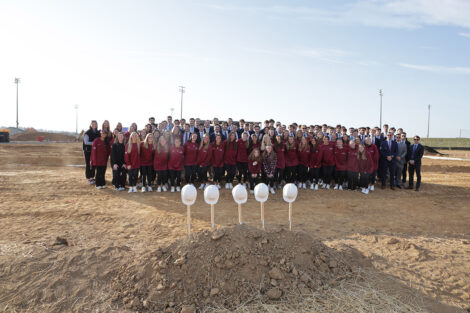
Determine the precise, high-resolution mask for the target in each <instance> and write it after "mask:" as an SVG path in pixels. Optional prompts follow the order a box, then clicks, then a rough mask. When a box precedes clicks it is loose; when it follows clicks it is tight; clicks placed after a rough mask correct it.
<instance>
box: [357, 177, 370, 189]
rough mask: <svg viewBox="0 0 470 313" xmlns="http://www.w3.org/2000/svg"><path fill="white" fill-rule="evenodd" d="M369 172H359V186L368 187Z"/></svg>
mask: <svg viewBox="0 0 470 313" xmlns="http://www.w3.org/2000/svg"><path fill="white" fill-rule="evenodd" d="M369 176H370V175H369V173H361V176H360V181H359V187H362V188H367V187H369Z"/></svg>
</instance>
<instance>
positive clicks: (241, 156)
mask: <svg viewBox="0 0 470 313" xmlns="http://www.w3.org/2000/svg"><path fill="white" fill-rule="evenodd" d="M246 142H248V143H249V141H248V140H247V141H246ZM246 142H245V141H243V139H241V138H240V139H238V140H237V162H248V148H247V147H246Z"/></svg>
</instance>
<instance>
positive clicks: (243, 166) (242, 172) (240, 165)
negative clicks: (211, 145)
mask: <svg viewBox="0 0 470 313" xmlns="http://www.w3.org/2000/svg"><path fill="white" fill-rule="evenodd" d="M237 169H238V175H237V179H238V183H239V184H241V183H242V176H243V179H244V182H245V183H246V181H247V178H248V162H237Z"/></svg>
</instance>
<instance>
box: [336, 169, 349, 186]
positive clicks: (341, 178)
mask: <svg viewBox="0 0 470 313" xmlns="http://www.w3.org/2000/svg"><path fill="white" fill-rule="evenodd" d="M345 181H346V171H338V170H337V171H336V172H335V183H336V184H337V185H340V186H341V185H343V183H344V182H345Z"/></svg>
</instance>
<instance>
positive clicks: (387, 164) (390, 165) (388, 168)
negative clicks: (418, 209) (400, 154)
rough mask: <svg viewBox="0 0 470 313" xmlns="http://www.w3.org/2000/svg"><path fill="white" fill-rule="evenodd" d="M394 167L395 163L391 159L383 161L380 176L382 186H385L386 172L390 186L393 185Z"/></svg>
mask: <svg viewBox="0 0 470 313" xmlns="http://www.w3.org/2000/svg"><path fill="white" fill-rule="evenodd" d="M395 167H396V163H395V162H393V161H388V160H385V161H384V171H383V176H382V186H385V184H386V182H387V173H389V175H390V176H389V177H390V186H391V187H394V186H395Z"/></svg>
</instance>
